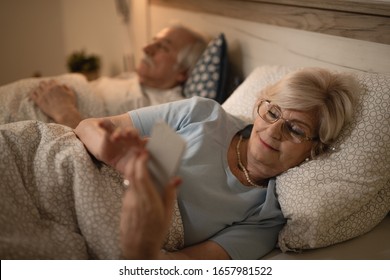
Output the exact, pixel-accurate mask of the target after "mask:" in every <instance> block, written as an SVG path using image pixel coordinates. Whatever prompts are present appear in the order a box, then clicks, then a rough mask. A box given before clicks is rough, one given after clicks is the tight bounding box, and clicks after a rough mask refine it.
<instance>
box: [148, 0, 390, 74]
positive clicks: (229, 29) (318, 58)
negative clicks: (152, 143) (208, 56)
mask: <svg viewBox="0 0 390 280" xmlns="http://www.w3.org/2000/svg"><path fill="white" fill-rule="evenodd" d="M149 13H150V14H149V17H150V20H151V22H150V31H151V34H154V33H155V32H157V31H158V30H160V29H161V28H162V27H164V26H166V25H168V24H170V23H172V22H182V23H184V24H188V25H190V26H194V27H196V28H197V29H199V30H200V31H204V32H207V33H208V34H210V35H216V34H217V33H218V32H224V33H225V36H226V38H227V41H228V46H229V51H230V58H231V60H232V62H233V67H235V68H236V69H237V71H238V72H240V73H242V75H243V76H247V75H248V74H249V73H250V72H251V71H252V70H253V69H254V68H255V67H256V66H259V65H262V64H279V65H289V66H322V67H327V68H331V69H342V70H360V71H370V72H379V73H390V60H389V59H387V57H388V54H389V53H390V45H386V44H380V43H374V42H368V41H361V40H356V39H350V38H345V37H339V36H333V35H326V34H320V33H314V32H308V31H303V30H297V29H292V28H285V27H278V26H273V25H267V24H261V23H257V22H252V21H245V20H239V19H234V18H228V17H224V16H218V15H213V14H208V13H201V12H191V11H187V10H183V9H176V8H168V7H163V6H159V5H150V6H149Z"/></svg>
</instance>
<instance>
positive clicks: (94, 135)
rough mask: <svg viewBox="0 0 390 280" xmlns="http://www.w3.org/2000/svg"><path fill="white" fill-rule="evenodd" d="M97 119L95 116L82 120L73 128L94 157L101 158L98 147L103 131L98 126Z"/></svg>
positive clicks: (103, 134)
mask: <svg viewBox="0 0 390 280" xmlns="http://www.w3.org/2000/svg"><path fill="white" fill-rule="evenodd" d="M99 121H100V119H96V118H91V119H85V120H82V121H81V122H80V123H79V124H78V125H77V126H76V128H75V129H74V132H75V133H76V135H77V137H78V138H79V139H80V140H81V142H83V144H84V145H85V147H86V148H87V150H88V151H89V152H90V153H91V154H92V155H93V156H94V157H96V158H97V159H99V160H103V159H102V158H101V155H100V152H101V150H100V147H101V142H102V141H103V139H104V137H105V132H104V130H103V129H101V128H100V126H99Z"/></svg>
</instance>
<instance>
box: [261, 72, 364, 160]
mask: <svg viewBox="0 0 390 280" xmlns="http://www.w3.org/2000/svg"><path fill="white" fill-rule="evenodd" d="M359 90H360V88H359V83H358V82H357V80H356V78H355V77H354V76H353V75H351V74H346V73H337V72H330V71H328V70H326V69H322V68H304V69H302V70H297V71H295V72H293V73H290V74H289V75H287V76H286V77H285V78H283V79H281V80H280V81H279V82H277V83H276V84H274V85H271V86H269V87H267V88H265V89H264V90H263V91H262V92H261V94H260V96H261V98H262V99H268V100H270V101H271V102H273V103H275V104H277V105H279V106H280V107H281V108H283V109H290V110H298V111H314V112H316V114H317V116H316V117H318V126H317V131H316V133H317V135H318V138H319V141H317V142H316V143H315V145H314V146H313V149H312V153H311V154H312V157H315V156H317V155H319V154H321V153H323V152H324V151H326V150H327V149H328V148H329V146H330V145H331V144H332V142H333V141H334V140H335V139H336V138H337V136H338V135H339V134H340V132H341V130H342V128H343V127H344V125H345V124H346V123H348V122H349V121H350V120H351V119H352V116H353V111H354V107H355V105H356V102H357V98H358V91H359Z"/></svg>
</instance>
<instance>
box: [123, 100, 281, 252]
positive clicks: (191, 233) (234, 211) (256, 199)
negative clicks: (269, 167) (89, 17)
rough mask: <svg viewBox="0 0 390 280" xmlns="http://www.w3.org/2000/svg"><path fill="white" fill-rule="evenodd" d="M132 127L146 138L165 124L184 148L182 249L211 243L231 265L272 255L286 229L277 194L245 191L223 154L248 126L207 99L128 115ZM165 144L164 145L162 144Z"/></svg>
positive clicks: (181, 170)
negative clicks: (157, 125) (234, 261)
mask: <svg viewBox="0 0 390 280" xmlns="http://www.w3.org/2000/svg"><path fill="white" fill-rule="evenodd" d="M129 114H130V117H131V119H132V121H133V124H134V126H135V127H137V128H138V129H139V130H140V134H141V135H143V136H149V135H150V132H151V128H152V126H153V124H154V123H155V122H156V121H159V120H164V121H165V122H167V123H168V124H169V125H170V126H171V127H172V128H173V129H174V130H176V131H177V133H178V134H180V135H181V136H182V137H183V138H184V139H185V140H186V142H187V148H186V152H185V154H184V157H183V159H182V162H181V166H180V168H179V171H178V175H179V176H180V177H181V178H182V180H183V183H182V185H181V186H180V188H179V194H178V204H179V208H180V212H181V215H182V219H183V225H184V239H185V246H190V245H194V244H197V243H199V242H202V241H205V240H213V241H215V242H216V243H218V244H219V245H220V246H222V247H223V248H224V249H225V250H226V251H227V252H228V253H229V255H230V257H231V258H232V259H257V258H260V257H262V256H263V255H265V254H266V253H268V252H269V251H271V250H272V249H273V248H274V246H275V244H276V242H277V238H278V233H279V231H280V229H281V228H282V226H283V224H284V223H285V219H284V217H283V215H282V212H281V210H280V206H279V203H278V201H277V198H276V193H275V180H274V179H271V180H270V183H269V185H268V187H267V188H263V189H262V188H253V187H247V186H245V185H243V184H241V183H240V181H239V180H238V179H237V178H236V177H235V176H234V175H233V174H232V172H231V171H230V168H229V166H228V162H227V152H228V148H229V145H230V142H231V140H232V138H233V137H234V135H235V134H236V133H237V132H238V131H240V130H241V129H243V128H244V127H245V126H246V123H245V122H243V121H242V120H240V119H238V118H236V117H234V116H232V115H230V114H228V113H226V112H225V111H224V110H223V108H222V107H221V106H220V105H219V104H218V103H217V102H215V101H213V100H211V99H205V98H199V97H194V98H191V99H186V100H182V101H177V102H172V103H167V104H163V105H158V106H151V107H145V108H141V109H138V110H135V111H131V112H129ZM161 141H164V139H161Z"/></svg>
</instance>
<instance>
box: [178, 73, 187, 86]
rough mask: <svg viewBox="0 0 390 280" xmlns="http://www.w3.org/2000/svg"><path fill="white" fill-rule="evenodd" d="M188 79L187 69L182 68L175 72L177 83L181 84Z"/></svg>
mask: <svg viewBox="0 0 390 280" xmlns="http://www.w3.org/2000/svg"><path fill="white" fill-rule="evenodd" d="M187 79H188V71H185V70H182V71H179V72H178V73H177V76H176V81H177V82H178V83H179V84H183V83H184V82H185V81H187Z"/></svg>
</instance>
